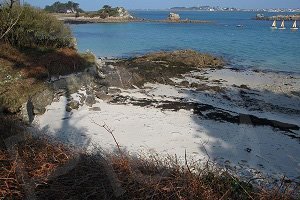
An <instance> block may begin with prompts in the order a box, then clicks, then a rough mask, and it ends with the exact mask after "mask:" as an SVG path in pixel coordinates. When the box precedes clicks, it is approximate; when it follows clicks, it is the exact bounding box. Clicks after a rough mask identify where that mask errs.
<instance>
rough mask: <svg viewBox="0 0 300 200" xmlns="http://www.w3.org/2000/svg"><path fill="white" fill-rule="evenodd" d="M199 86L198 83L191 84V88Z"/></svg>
mask: <svg viewBox="0 0 300 200" xmlns="http://www.w3.org/2000/svg"><path fill="white" fill-rule="evenodd" d="M198 86H199V84H198V83H191V87H192V88H198Z"/></svg>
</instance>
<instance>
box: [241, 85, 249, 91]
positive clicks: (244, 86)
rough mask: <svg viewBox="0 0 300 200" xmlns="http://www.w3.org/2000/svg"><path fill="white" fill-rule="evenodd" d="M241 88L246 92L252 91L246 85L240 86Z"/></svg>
mask: <svg viewBox="0 0 300 200" xmlns="http://www.w3.org/2000/svg"><path fill="white" fill-rule="evenodd" d="M240 88H242V89H245V90H250V88H249V87H248V86H247V85H244V84H242V85H240Z"/></svg>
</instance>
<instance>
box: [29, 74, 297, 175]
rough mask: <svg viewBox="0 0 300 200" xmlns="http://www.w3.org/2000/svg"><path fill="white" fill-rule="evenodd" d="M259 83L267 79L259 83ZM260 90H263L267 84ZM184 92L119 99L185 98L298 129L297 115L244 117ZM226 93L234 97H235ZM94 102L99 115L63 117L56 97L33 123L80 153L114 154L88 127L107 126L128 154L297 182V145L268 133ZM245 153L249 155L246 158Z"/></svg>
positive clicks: (152, 91)
mask: <svg viewBox="0 0 300 200" xmlns="http://www.w3.org/2000/svg"><path fill="white" fill-rule="evenodd" d="M221 72H222V71H219V72H211V73H209V74H208V75H206V76H210V78H212V79H216V78H219V79H220V78H222V79H223V80H225V79H226V77H227V79H226V81H225V82H224V84H227V85H228V87H229V86H230V85H231V84H233V83H235V84H237V83H236V82H234V80H236V78H234V79H230V78H228V77H230V76H228V75H226V76H222V75H224V73H221ZM233 73H235V72H233ZM240 78H241V77H240ZM237 80H240V79H237ZM246 80H247V79H243V84H245V83H244V82H246V84H247V85H250V87H254V86H255V87H259V86H258V85H259V84H258V82H259V81H257V80H256V81H255V84H256V85H254V84H253V82H252V80H250V79H248V80H247V81H246ZM263 80H266V79H264V78H263ZM272 80H273V79H272ZM250 83H251V84H252V85H251V84H250ZM260 83H261V82H260ZM268 83H270V82H268ZM238 84H239V83H238ZM262 84H265V85H267V83H261V85H262ZM296 87H297V86H296ZM296 89H297V88H296ZM298 89H299V88H298ZM189 92H190V93H189ZM189 92H186V90H185V89H178V88H175V87H173V86H167V85H160V84H147V88H146V89H143V90H139V89H134V90H127V91H123V93H122V95H123V96H132V97H135V98H138V99H143V98H147V99H158V100H162V99H163V100H174V101H175V100H176V98H178V97H181V98H187V99H190V100H192V101H199V102H206V103H208V104H211V105H214V106H218V107H220V108H223V109H226V110H230V111H233V112H237V111H239V112H242V113H252V114H255V115H257V116H261V117H267V118H274V119H280V120H282V121H285V122H290V123H294V124H297V125H298V126H299V125H300V124H299V115H288V114H285V113H276V112H275V113H274V112H267V111H266V112H257V111H249V110H247V109H245V108H243V107H242V106H239V105H237V104H236V103H230V102H229V101H228V102H225V101H224V99H221V98H220V97H219V96H218V95H217V94H216V95H214V94H213V93H212V94H194V93H192V92H191V91H189ZM231 92H232V93H233V94H234V91H231ZM81 93H82V92H81ZM73 97H75V95H73ZM278 98H279V97H278ZM280 98H283V97H280ZM98 101H99V103H96V104H95V105H94V106H93V107H99V108H100V109H101V111H91V110H89V107H87V106H86V105H84V106H82V107H80V108H79V109H78V110H73V111H72V112H71V113H66V112H65V104H66V98H65V97H61V99H60V101H59V102H54V103H52V104H51V105H50V106H48V107H47V112H46V113H45V114H44V115H42V116H38V117H36V119H35V123H36V124H37V125H38V126H39V127H40V128H42V129H44V130H47V131H48V133H49V134H51V135H54V136H56V137H58V138H60V139H62V140H63V141H66V142H70V143H72V144H74V145H77V146H80V147H91V146H92V145H93V144H96V145H99V146H101V147H102V148H104V149H109V150H112V149H115V148H116V145H115V143H114V141H113V138H112V137H111V135H110V134H109V133H108V132H107V131H106V130H105V129H104V128H102V127H99V126H98V125H96V124H95V123H93V121H94V122H96V123H99V124H107V125H108V126H109V127H110V128H111V129H112V130H113V133H114V135H115V137H116V139H117V141H118V142H119V144H120V145H121V147H122V148H124V149H126V150H128V151H129V152H131V153H138V152H141V151H142V152H143V153H155V152H156V153H159V154H162V156H163V155H165V154H169V155H175V154H176V155H177V156H178V157H180V158H183V157H184V152H185V150H186V152H187V154H188V156H189V159H193V160H198V159H201V160H202V161H203V162H204V161H206V160H207V159H210V160H214V161H216V162H217V163H218V164H220V165H226V166H227V167H230V168H231V169H232V170H236V172H237V173H238V174H239V175H242V176H250V175H251V176H252V175H253V176H264V177H265V176H268V177H269V176H271V177H273V178H280V177H281V176H282V175H285V176H287V177H288V178H291V179H294V180H298V181H299V179H300V177H299V175H300V156H299V152H300V145H299V141H298V140H296V139H291V138H290V137H288V136H286V135H284V134H282V132H281V131H276V130H273V129H272V128H271V127H267V126H257V127H253V126H251V125H237V124H231V123H222V122H216V121H213V120H203V119H200V118H198V117H197V116H195V115H193V112H192V111H186V110H180V111H178V112H174V111H162V110H160V109H158V108H155V107H138V106H133V105H112V104H109V103H106V102H104V101H102V100H98ZM284 101H285V100H284V98H283V100H282V99H281V100H280V101H278V104H286V103H285V102H284ZM289 101H291V103H294V104H295V105H290V104H288V105H289V106H291V107H295V106H296V108H297V106H298V104H297V101H294V99H292V100H291V99H289ZM298 103H299V102H298ZM298 108H299V107H298ZM298 133H299V132H298ZM247 148H249V149H251V151H250V152H247V151H246V149H247ZM206 151H207V152H206Z"/></svg>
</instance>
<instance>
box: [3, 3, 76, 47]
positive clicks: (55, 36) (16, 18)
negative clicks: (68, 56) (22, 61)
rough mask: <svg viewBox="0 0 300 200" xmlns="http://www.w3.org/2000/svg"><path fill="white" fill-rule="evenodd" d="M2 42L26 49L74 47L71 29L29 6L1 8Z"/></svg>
mask: <svg viewBox="0 0 300 200" xmlns="http://www.w3.org/2000/svg"><path fill="white" fill-rule="evenodd" d="M0 19H1V20H0V34H1V35H0V36H1V41H3V42H6V43H10V44H11V45H13V46H15V47H18V48H24V47H30V48H62V47H74V41H73V38H72V34H71V31H70V29H69V27H67V26H65V25H64V24H63V22H60V21H58V20H57V19H56V18H55V17H54V16H51V15H49V14H47V13H46V12H45V11H42V10H38V9H35V8H32V7H31V6H29V5H25V6H18V5H15V6H13V7H9V6H5V5H4V6H2V7H1V8H0Z"/></svg>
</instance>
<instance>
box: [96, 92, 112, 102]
mask: <svg viewBox="0 0 300 200" xmlns="http://www.w3.org/2000/svg"><path fill="white" fill-rule="evenodd" d="M95 95H96V97H97V98H99V99H102V100H104V101H106V100H110V99H112V97H111V96H110V95H108V94H106V92H104V91H98V92H95Z"/></svg>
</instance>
